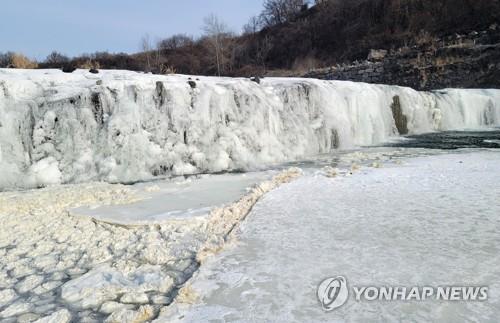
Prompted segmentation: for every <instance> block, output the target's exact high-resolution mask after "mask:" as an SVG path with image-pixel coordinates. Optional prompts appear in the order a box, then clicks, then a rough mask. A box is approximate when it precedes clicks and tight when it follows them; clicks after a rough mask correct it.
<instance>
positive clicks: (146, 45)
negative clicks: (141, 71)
mask: <svg viewBox="0 0 500 323" xmlns="http://www.w3.org/2000/svg"><path fill="white" fill-rule="evenodd" d="M152 49H153V46H152V45H151V37H150V36H149V34H145V35H144V36H142V38H141V50H142V51H143V52H144V55H145V56H146V69H147V71H148V72H149V71H151V57H150V55H151V50H152Z"/></svg>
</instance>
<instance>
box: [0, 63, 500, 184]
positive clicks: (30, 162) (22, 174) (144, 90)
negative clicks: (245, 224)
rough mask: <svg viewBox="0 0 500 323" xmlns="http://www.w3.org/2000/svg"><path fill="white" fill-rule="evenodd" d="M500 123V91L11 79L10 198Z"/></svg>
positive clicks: (3, 175)
mask: <svg viewBox="0 0 500 323" xmlns="http://www.w3.org/2000/svg"><path fill="white" fill-rule="evenodd" d="M499 124H500V90H458V89H450V90H442V91H435V92H417V91H414V90H412V89H409V88H402V87H396V86H384V85H370V84H364V83H352V82H339V81H320V80H313V79H292V78H269V79H268V78H266V79H263V80H262V81H261V83H260V84H257V83H255V82H252V81H250V80H249V79H231V78H209V77H194V76H193V77H189V76H183V75H172V76H157V75H148V74H141V73H135V72H127V71H101V72H100V73H99V74H90V73H88V72H87V71H83V70H78V71H76V72H74V73H71V74H65V73H62V72H61V71H58V70H35V71H28V70H6V69H0V190H2V189H6V188H15V187H37V186H41V185H47V184H56V183H72V182H85V181H92V180H104V181H109V182H131V181H137V180H146V179H150V178H152V177H154V176H158V175H163V174H192V173H200V172H218V171H226V170H232V169H248V168H253V167H258V166H260V165H265V164H268V163H276V162H283V161H288V160H294V159H297V158H300V157H303V156H309V155H314V154H318V153H327V152H329V151H331V150H333V149H337V148H349V147H354V146H360V145H371V144H376V143H381V142H384V141H386V140H388V139H389V138H390V137H395V136H398V135H400V134H406V133H408V134H418V133H424V132H431V131H442V130H460V129H475V128H482V127H491V126H498V125H499Z"/></svg>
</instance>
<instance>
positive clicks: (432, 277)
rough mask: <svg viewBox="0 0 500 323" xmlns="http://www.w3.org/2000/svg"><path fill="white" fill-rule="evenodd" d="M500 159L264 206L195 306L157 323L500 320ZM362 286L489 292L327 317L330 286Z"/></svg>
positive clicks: (316, 186) (452, 161)
mask: <svg viewBox="0 0 500 323" xmlns="http://www.w3.org/2000/svg"><path fill="white" fill-rule="evenodd" d="M499 183H500V152H498V151H493V150H491V151H481V152H478V151H476V152H466V151H459V152H456V153H451V154H444V155H436V156H430V157H417V158H411V159H408V160H406V161H405V162H404V163H403V165H395V164H392V165H388V166H386V167H384V168H381V169H374V168H371V169H369V168H364V169H362V170H361V171H359V172H355V173H354V175H353V176H337V177H335V178H328V177H325V176H322V175H321V174H316V175H315V174H309V175H306V176H303V177H302V178H300V179H298V180H296V181H294V182H292V183H289V184H286V185H283V186H281V187H280V188H278V189H277V190H275V191H273V192H271V193H269V194H267V195H266V196H264V198H263V199H262V200H261V201H260V202H259V203H257V205H256V206H255V207H254V209H253V211H252V212H251V213H250V214H249V216H248V217H247V220H246V221H245V222H244V223H243V224H242V226H241V232H240V234H239V235H238V238H237V241H236V242H235V243H234V244H233V246H231V247H229V248H228V249H227V250H226V251H224V252H223V253H221V254H220V255H218V256H216V257H215V258H212V259H211V260H210V261H209V263H207V264H205V265H203V266H202V267H201V268H200V271H199V272H198V274H196V276H195V278H194V279H193V281H192V286H193V290H194V291H195V292H196V293H197V294H198V295H199V300H198V302H196V303H195V305H192V306H189V305H185V304H176V305H175V306H172V307H171V308H170V309H169V310H168V311H165V313H164V316H163V317H162V318H161V319H160V321H166V320H178V321H184V322H200V321H217V322H220V321H242V322H265V321H269V320H272V321H277V322H312V321H350V322H352V321H355V322H368V321H369V322H388V321H427V322H429V321H441V322H461V321H481V322H488V321H490V322H494V321H496V320H497V318H498V317H499V316H500V283H499V282H500V271H499V269H498V268H500V250H499V246H500V235H499V234H498V232H500V216H499V214H500V203H499V197H500V185H499ZM338 275H343V276H345V277H346V278H347V280H348V282H349V284H351V285H358V286H373V285H374V286H446V285H451V286H488V287H489V300H487V301H483V302H478V301H475V302H461V301H455V302H450V301H449V302H443V301H439V302H438V301H435V300H427V301H413V302H411V301H408V302H405V301H393V302H389V301H374V302H368V301H364V302H363V301H361V302H357V301H356V300H354V298H353V296H351V298H350V299H349V300H348V301H347V303H346V304H345V305H344V306H343V307H341V308H339V309H337V310H335V311H333V312H328V313H327V312H324V311H323V310H322V308H321V305H320V303H319V302H318V300H317V297H316V289H317V286H318V284H319V283H320V282H321V281H322V280H323V279H324V278H326V277H336V276H338Z"/></svg>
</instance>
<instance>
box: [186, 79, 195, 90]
mask: <svg viewBox="0 0 500 323" xmlns="http://www.w3.org/2000/svg"><path fill="white" fill-rule="evenodd" d="M188 84H189V86H190V87H191V88H192V89H196V82H195V81H188Z"/></svg>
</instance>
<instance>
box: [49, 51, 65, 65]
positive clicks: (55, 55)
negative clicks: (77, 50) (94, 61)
mask: <svg viewBox="0 0 500 323" xmlns="http://www.w3.org/2000/svg"><path fill="white" fill-rule="evenodd" d="M67 62H69V58H68V57H67V56H65V55H63V54H61V53H59V52H56V51H53V52H52V53H50V54H49V56H47V58H46V59H45V63H47V64H50V65H57V64H66V63H67Z"/></svg>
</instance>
